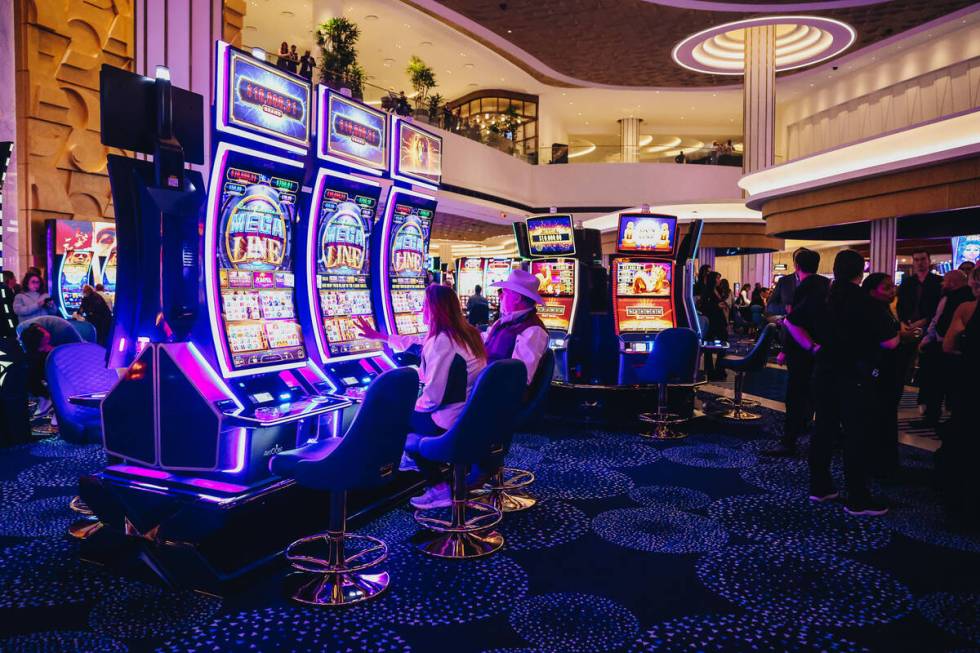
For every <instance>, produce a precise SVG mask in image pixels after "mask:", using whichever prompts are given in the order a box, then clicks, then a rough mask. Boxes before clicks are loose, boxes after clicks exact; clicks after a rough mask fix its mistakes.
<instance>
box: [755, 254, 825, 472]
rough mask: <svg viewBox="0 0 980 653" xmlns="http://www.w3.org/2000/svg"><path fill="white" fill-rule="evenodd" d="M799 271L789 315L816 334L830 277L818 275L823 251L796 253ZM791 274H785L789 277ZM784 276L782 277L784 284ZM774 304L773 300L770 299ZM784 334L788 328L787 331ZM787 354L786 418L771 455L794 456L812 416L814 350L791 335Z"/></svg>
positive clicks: (785, 348)
mask: <svg viewBox="0 0 980 653" xmlns="http://www.w3.org/2000/svg"><path fill="white" fill-rule="evenodd" d="M793 266H794V268H795V269H796V271H795V272H794V273H793V274H792V275H789V276H790V277H795V279H796V292H794V293H793V297H792V299H791V300H790V303H788V304H787V305H786V311H787V313H789V315H787V316H786V319H787V320H788V321H792V323H793V324H795V325H796V326H798V327H800V328H803V329H806V331H807V333H817V320H819V319H820V317H821V315H822V314H823V313H824V311H825V310H826V309H825V306H826V303H827V293H828V291H829V290H830V280H828V279H827V278H826V277H822V276H820V275H819V274H817V268H818V267H819V266H820V254H818V253H816V252H814V251H813V250H809V249H806V248H800V249H798V250H796V251H795V252H793ZM786 278H788V277H783V279H786ZM783 279H780V280H779V281H780V283H782V281H783ZM776 289H777V291H778V290H779V284H777V285H776ZM770 303H771V302H770ZM784 333H785V330H784ZM783 352H784V354H785V357H786V369H787V372H788V373H787V377H788V378H787V381H786V421H785V423H784V426H783V437H782V438H781V439H780V442H779V446H778V447H777V448H775V449H772V450H770V451H766V452H765V453H766V454H767V455H770V456H792V455H793V454H795V453H796V441H797V440H798V439H799V437H800V436H801V435H803V433H804V432H805V431H806V428H807V426H808V424H809V422H810V420H811V419H812V418H813V366H814V363H815V359H814V355H813V352H811V351H807V350H806V349H804V348H803V347H801V346H800V344H799V343H798V342H797V341H796V340H794V339H793V338H792V337H790V336H788V335H785V336H784V337H783Z"/></svg>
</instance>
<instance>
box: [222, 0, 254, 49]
mask: <svg viewBox="0 0 980 653" xmlns="http://www.w3.org/2000/svg"><path fill="white" fill-rule="evenodd" d="M247 8H248V5H247V4H246V2H245V0H224V7H223V9H224V11H223V12H222V26H223V29H222V30H221V38H222V40H224V41H226V42H227V43H230V44H232V45H233V46H235V47H236V48H240V47H242V30H244V29H245V11H246V9H247Z"/></svg>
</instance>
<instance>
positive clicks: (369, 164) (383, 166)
mask: <svg viewBox="0 0 980 653" xmlns="http://www.w3.org/2000/svg"><path fill="white" fill-rule="evenodd" d="M318 97H319V107H320V109H319V114H318V115H319V127H318V129H317V154H318V156H320V158H323V159H328V160H339V161H340V162H342V163H345V164H347V165H351V166H353V167H355V168H359V169H361V170H366V171H369V172H375V173H380V172H383V171H385V170H387V169H388V116H387V114H385V113H384V112H382V111H377V110H375V109H372V108H371V107H368V106H366V105H364V104H361V103H360V102H356V101H354V100H351V99H348V98H346V97H344V96H343V95H340V94H339V93H336V92H335V91H332V90H330V89H328V88H326V87H324V86H320V87H319V96H318Z"/></svg>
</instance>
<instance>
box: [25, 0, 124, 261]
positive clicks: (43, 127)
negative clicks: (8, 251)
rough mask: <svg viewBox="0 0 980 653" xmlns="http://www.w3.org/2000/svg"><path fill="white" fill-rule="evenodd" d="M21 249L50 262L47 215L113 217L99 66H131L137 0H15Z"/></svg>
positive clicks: (36, 259) (73, 217) (94, 217)
mask: <svg viewBox="0 0 980 653" xmlns="http://www.w3.org/2000/svg"><path fill="white" fill-rule="evenodd" d="M15 1H16V5H15V7H14V10H15V15H14V19H15V22H16V30H17V32H16V33H17V39H16V48H17V55H16V66H17V137H18V142H19V144H20V148H19V151H20V152H21V153H22V154H21V156H20V158H19V159H18V172H19V177H18V179H19V188H18V193H19V199H20V201H19V212H20V216H19V217H20V218H21V220H20V224H21V225H25V226H27V225H29V229H25V231H24V232H23V233H21V234H20V236H19V237H20V238H21V243H20V244H21V247H20V251H21V252H22V253H28V252H29V253H30V254H31V255H32V256H31V258H32V260H30V261H25V260H24V259H22V261H21V262H22V266H23V264H27V265H30V264H40V265H43V263H44V235H43V223H44V220H46V219H49V218H61V219H79V220H96V219H101V218H106V217H110V218H111V217H112V216H113V213H112V206H111V196H110V190H109V179H108V177H107V176H106V148H104V147H103V146H102V144H101V142H100V136H99V69H100V68H101V67H102V64H103V63H108V64H111V65H113V66H117V67H120V68H126V69H128V70H132V67H133V6H132V0H15Z"/></svg>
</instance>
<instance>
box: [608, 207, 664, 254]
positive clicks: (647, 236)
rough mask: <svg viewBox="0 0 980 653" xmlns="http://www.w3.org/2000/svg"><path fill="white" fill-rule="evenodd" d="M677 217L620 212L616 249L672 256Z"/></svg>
mask: <svg viewBox="0 0 980 653" xmlns="http://www.w3.org/2000/svg"><path fill="white" fill-rule="evenodd" d="M676 241H677V217H676V216H672V215H654V214H650V213H622V214H620V216H619V238H618V239H617V241H616V249H617V250H618V251H620V252H623V253H643V254H662V255H664V256H673V254H674V251H675V250H676V247H677V242H676Z"/></svg>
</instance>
